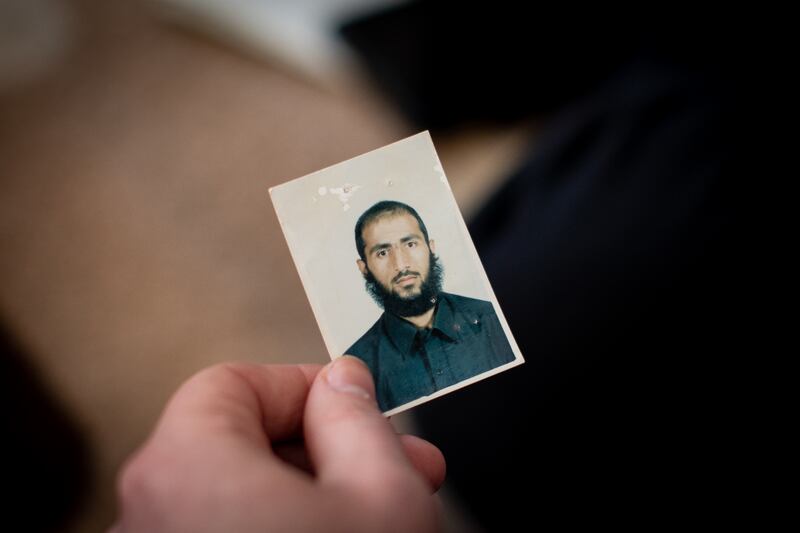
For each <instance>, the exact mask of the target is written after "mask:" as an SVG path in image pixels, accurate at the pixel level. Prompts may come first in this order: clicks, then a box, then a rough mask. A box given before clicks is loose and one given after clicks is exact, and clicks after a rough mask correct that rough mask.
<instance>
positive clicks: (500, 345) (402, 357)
mask: <svg viewBox="0 0 800 533" xmlns="http://www.w3.org/2000/svg"><path fill="white" fill-rule="evenodd" d="M270 195H271V196H272V201H273V204H274V205H275V210H276V212H277V215H278V220H279V221H280V224H281V227H282V229H283V233H284V235H285V236H286V241H287V243H288V245H289V250H290V251H291V254H292V258H293V259H294V262H295V265H296V266H297V270H298V272H299V274H300V279H301V280H302V283H303V286H304V287H305V290H306V294H307V295H308V299H309V302H310V303H311V308H312V310H313V312H314V315H315V317H316V319H317V322H318V324H319V328H320V331H321V333H322V337H323V339H324V341H325V345H326V346H327V348H328V351H329V352H330V355H331V358H336V357H339V356H341V355H345V354H346V355H353V356H355V357H358V358H360V359H362V360H363V361H364V362H365V363H366V364H367V366H369V368H370V370H371V371H372V375H373V377H374V379H375V387H376V393H377V400H378V404H379V405H380V407H381V410H382V411H383V412H384V414H386V415H387V416H390V415H393V414H396V413H399V412H401V411H404V410H406V409H408V408H410V407H414V406H415V405H419V404H421V403H424V402H426V401H429V400H432V399H434V398H437V397H439V396H442V395H445V394H447V393H449V392H452V391H454V390H457V389H459V388H462V387H465V386H467V385H469V384H472V383H475V382H477V381H480V380H482V379H485V378H487V377H490V376H492V375H494V374H497V373H499V372H502V371H504V370H507V369H509V368H512V367H514V366H517V365H519V364H522V363H523V362H524V359H523V357H522V354H521V353H520V351H519V348H518V347H517V344H516V342H515V341H514V337H513V336H512V334H511V331H510V330H509V328H508V324H507V323H506V320H505V318H504V317H503V313H502V311H501V309H500V306H499V305H498V303H497V299H496V298H495V296H494V293H493V292H492V288H491V285H490V284H489V280H488V279H487V277H486V273H485V272H484V270H483V266H482V265H481V263H480V259H479V257H478V254H477V252H476V251H475V247H474V245H473V244H472V239H471V238H470V236H469V232H468V231H467V226H466V224H465V223H464V219H463V218H462V216H461V213H460V211H459V209H458V205H457V204H456V202H455V199H454V198H453V194H452V192H451V190H450V186H449V184H448V181H447V178H446V177H445V174H444V170H443V169H442V166H441V163H440V162H439V158H438V156H437V155H436V150H435V149H434V146H433V142H432V140H431V137H430V135H429V134H428V132H423V133H420V134H417V135H414V136H413V137H409V138H407V139H404V140H402V141H399V142H396V143H394V144H390V145H389V146H385V147H383V148H380V149H378V150H374V151H372V152H369V153H367V154H364V155H362V156H359V157H356V158H353V159H350V160H348V161H345V162H343V163H339V164H337V165H334V166H332V167H329V168H326V169H324V170H320V171H318V172H314V173H313V174H309V175H308V176H304V177H302V178H298V179H295V180H293V181H290V182H288V183H284V184H282V185H279V186H277V187H273V188H272V189H270Z"/></svg>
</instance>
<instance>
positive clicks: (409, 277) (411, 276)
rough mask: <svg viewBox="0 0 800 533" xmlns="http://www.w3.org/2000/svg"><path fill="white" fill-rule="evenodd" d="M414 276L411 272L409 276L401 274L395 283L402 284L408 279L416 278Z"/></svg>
mask: <svg viewBox="0 0 800 533" xmlns="http://www.w3.org/2000/svg"><path fill="white" fill-rule="evenodd" d="M416 277H417V276H415V275H413V274H411V275H409V276H403V277H402V278H400V279H398V280H397V281H396V282H395V283H397V284H398V285H402V284H404V283H407V282H409V281H413V280H414V279H416Z"/></svg>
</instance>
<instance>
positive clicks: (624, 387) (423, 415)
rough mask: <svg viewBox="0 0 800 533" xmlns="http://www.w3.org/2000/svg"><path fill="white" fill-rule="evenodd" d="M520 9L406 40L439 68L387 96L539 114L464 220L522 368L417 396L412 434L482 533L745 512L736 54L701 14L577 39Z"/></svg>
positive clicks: (481, 114)
mask: <svg viewBox="0 0 800 533" xmlns="http://www.w3.org/2000/svg"><path fill="white" fill-rule="evenodd" d="M415 9H421V8H420V7H419V5H418V6H417V7H416V8H415ZM520 16H521V13H514V12H513V10H511V11H509V10H500V9H498V10H496V11H495V13H494V14H493V15H488V17H487V18H486V21H485V23H481V22H480V20H479V19H480V17H475V18H470V17H467V19H466V22H464V21H462V20H461V19H460V18H459V19H458V20H459V22H458V24H459V25H458V26H456V27H453V26H450V27H447V26H444V25H435V26H436V27H437V28H438V29H439V30H440V31H441V34H440V35H438V36H437V37H435V38H431V40H426V37H425V36H427V33H426V31H425V30H421V31H420V33H421V35H422V36H423V37H420V39H419V40H418V41H417V44H416V45H413V46H419V47H422V46H423V44H422V42H424V43H427V44H429V45H433V46H436V45H439V46H440V48H438V49H437V50H434V51H433V52H431V54H426V53H424V52H423V51H421V50H418V51H417V52H418V53H419V54H420V55H421V56H425V57H436V58H438V60H437V61H438V64H439V65H444V66H443V74H442V75H443V76H444V75H446V76H449V77H450V78H449V79H447V80H446V81H443V84H440V85H439V86H438V87H437V88H422V85H423V84H421V83H420V84H415V83H405V82H404V83H402V84H401V87H400V88H399V89H395V93H398V94H401V93H402V95H403V98H404V99H405V100H404V101H401V102H400V105H401V107H405V108H406V109H412V112H411V115H410V116H411V118H412V119H413V120H416V121H417V122H418V123H419V124H420V125H422V126H439V125H444V126H453V125H455V124H458V123H461V122H469V121H472V120H480V119H486V118H492V119H504V118H509V117H511V116H512V115H514V116H517V117H522V116H528V115H529V114H531V113H537V112H546V114H544V115H541V116H543V117H545V118H544V119H543V120H544V125H545V127H544V128H543V134H542V136H541V138H539V139H538V140H537V142H536V144H535V145H534V146H533V147H532V149H531V151H530V155H529V157H528V159H527V161H525V162H524V164H523V165H521V167H520V168H519V170H518V171H517V172H516V173H515V174H514V175H513V176H511V177H510V179H509V180H508V182H507V183H506V184H505V186H504V187H503V188H502V190H500V191H499V193H497V194H496V195H495V196H494V197H493V198H491V199H490V201H489V202H488V203H487V204H486V206H485V208H484V209H483V211H482V212H481V213H480V214H479V215H478V216H477V217H476V218H475V219H474V220H473V221H472V222H471V227H470V230H471V233H472V236H473V238H474V240H475V243H476V246H477V248H478V251H479V253H480V255H481V257H482V260H483V264H484V267H485V268H486V271H487V274H488V276H489V279H490V281H491V283H492V286H493V287H494V290H495V292H496V294H497V297H498V300H499V302H500V304H501V307H502V308H503V310H504V312H505V314H506V317H507V319H508V321H509V325H510V327H511V330H512V332H513V333H514V335H515V337H516V340H517V342H518V343H519V345H520V348H521V350H522V353H523V355H524V356H525V358H526V361H527V362H526V364H525V365H523V366H522V367H519V368H517V369H513V370H511V371H509V372H506V373H504V374H501V375H499V376H496V377H493V378H491V379H488V380H486V381H483V382H481V383H478V384H476V385H473V386H471V387H469V388H466V389H462V390H460V391H457V392H456V393H453V394H451V395H449V396H447V397H445V398H442V399H439V400H437V401H435V402H431V403H429V404H426V405H423V406H420V407H418V408H416V409H415V411H414V413H415V414H416V418H417V421H418V422H419V424H420V426H421V428H422V435H423V436H424V437H426V438H428V439H430V440H431V441H432V442H434V443H436V444H437V445H438V446H440V447H441V449H442V450H443V452H444V454H445V457H446V458H447V461H448V484H449V486H450V487H451V488H452V489H453V490H454V491H455V492H456V494H457V495H458V496H459V497H460V498H461V499H462V500H463V503H464V504H465V505H464V506H465V508H466V509H467V510H468V511H469V512H470V513H471V514H472V515H474V517H475V518H476V519H477V520H478V521H479V522H480V524H481V525H483V526H484V527H485V528H486V529H487V530H489V531H513V530H516V529H518V528H519V524H525V528H526V529H527V528H530V529H535V528H536V527H537V526H541V525H545V524H559V525H560V526H562V527H563V526H567V525H569V524H572V523H575V522H578V523H584V522H585V523H591V524H600V523H604V522H605V523H608V522H611V523H615V524H627V525H632V524H652V523H679V522H682V521H685V520H688V519H690V518H692V517H694V518H698V519H702V520H705V519H710V518H714V517H717V516H718V517H719V518H721V519H728V520H731V519H736V518H738V517H741V516H742V514H743V513H745V512H746V510H747V504H748V501H747V498H745V497H744V496H743V494H744V491H745V490H749V489H747V488H746V484H747V482H746V475H747V466H746V462H747V461H748V459H750V458H748V452H747V450H746V448H745V446H743V444H742V443H743V441H742V440H741V437H742V433H743V432H746V430H743V428H744V427H746V426H744V425H743V418H744V417H745V413H746V412H747V411H748V404H747V402H746V401H745V400H744V399H743V398H744V397H745V396H746V395H747V394H749V392H750V386H751V385H752V383H749V382H748V381H747V379H746V373H745V370H744V369H745V368H753V367H754V366H756V365H757V360H756V359H757V354H752V353H749V354H747V353H746V355H745V357H741V356H740V355H738V354H740V353H742V350H743V349H746V348H745V347H746V346H748V344H747V339H748V336H749V335H750V328H751V324H750V323H749V322H748V320H747V319H746V317H747V316H748V315H749V314H750V310H749V309H748V308H747V301H746V294H747V293H748V291H749V289H748V284H749V280H748V277H747V276H746V275H745V272H744V268H743V265H744V262H745V261H744V258H743V256H744V255H746V254H747V253H748V250H747V249H746V248H745V246H746V243H745V242H744V241H743V240H742V238H743V236H744V234H745V232H744V231H743V229H742V227H741V225H740V224H739V217H738V212H737V210H738V209H739V208H740V207H741V206H742V205H745V204H742V203H741V192H742V182H741V180H740V178H739V173H740V172H742V169H743V168H744V163H743V159H744V154H745V150H742V149H741V148H740V147H739V146H737V143H736V140H737V138H738V137H740V136H741V134H742V131H741V128H740V123H739V121H738V119H739V116H740V113H741V112H742V109H744V106H741V102H740V100H739V95H737V92H736V91H737V89H736V88H737V82H738V80H739V77H740V76H741V72H740V71H738V70H736V69H734V68H731V61H732V60H737V59H742V58H741V57H735V54H734V56H733V57H732V56H731V55H730V54H733V52H732V51H731V50H727V52H728V54H727V55H721V54H720V51H722V50H726V49H725V47H724V44H725V42H726V41H725V40H724V39H723V40H722V41H721V42H720V40H719V39H718V38H719V36H718V35H714V34H712V33H709V32H708V28H707V27H705V26H703V24H702V23H700V24H699V25H698V26H695V27H688V26H686V25H676V26H673V27H672V28H670V31H668V32H663V33H659V32H656V31H653V32H652V33H648V32H645V31H642V27H643V25H642V24H641V23H640V24H636V23H635V22H636V21H633V22H631V23H630V24H629V25H628V24H626V25H623V24H619V23H617V24H607V23H606V22H604V21H602V20H600V19H596V20H593V21H591V25H592V31H589V32H588V33H587V34H582V33H580V32H572V31H567V30H568V29H569V28H570V26H569V24H565V23H564V22H565V21H567V20H569V21H571V19H569V18H566V19H561V20H556V21H552V20H551V22H553V27H551V28H549V29H547V28H544V26H545V25H546V24H547V22H545V21H542V20H541V19H535V18H534V17H531V16H529V17H520ZM574 16H577V15H574ZM434 19H435V17H434ZM498 19H504V20H507V21H509V23H508V24H507V25H503V24H498ZM520 20H522V21H524V22H520ZM450 21H451V23H452V24H456V19H450ZM439 22H441V21H439ZM556 22H561V23H560V24H558V23H556ZM639 22H641V21H639ZM383 23H385V24H388V22H386V21H385V20H384V21H383ZM430 24H431V25H434V24H433V23H432V22H431V23H430ZM526 25H527V27H528V31H527V32H524V31H521V30H522V27H523V26H526ZM540 25H542V26H540ZM426 27H427V26H426ZM580 27H581V24H578V29H580ZM709 27H710V26H709ZM537 30H542V31H541V32H537ZM506 31H508V32H509V33H510V34H511V35H510V36H507V35H505V32H506ZM366 33H368V32H366V31H362V34H366ZM600 34H602V35H604V36H606V37H608V38H612V37H613V38H614V42H615V43H622V46H616V45H614V46H612V45H609V44H608V42H607V41H605V40H603V39H598V38H597V37H599V35H600ZM470 36H471V37H470ZM559 36H560V37H559ZM442 43H445V44H442ZM464 43H466V44H464ZM545 43H546V44H548V45H549V46H542V45H543V44H545ZM462 44H464V47H463V49H460V48H459V46H460V45H462ZM562 45H563V46H562ZM396 47H397V48H401V45H400V44H399V43H398V44H397V45H396ZM477 48H479V49H480V53H479V54H478V55H475V56H470V55H469V54H470V53H472V52H474V51H475V50H476V49H477ZM370 54H371V55H373V56H375V55H378V54H379V52H378V51H373V52H371V53H370ZM440 54H441V55H440ZM445 56H447V57H445ZM473 57H474V58H475V61H474V62H471V60H472V58H473ZM543 57H545V59H544V60H543V62H540V59H542V58H543ZM494 58H497V61H496V62H493V61H492V60H493V59H494ZM451 59H452V60H451ZM423 61H424V60H423ZM470 62H471V63H470ZM407 64H409V65H413V60H411V59H408V61H407ZM467 64H469V67H470V68H467V67H466V66H465V65H467ZM448 65H449V66H448ZM457 65H460V66H458V67H454V66H457ZM542 65H544V68H542ZM462 67H463V68H462ZM391 69H392V66H391V65H384V66H383V67H382V70H383V71H391ZM571 69H574V70H575V72H573V71H571ZM562 72H563V73H564V74H565V75H563V76H562V75H560V74H561V73H562ZM379 75H380V73H379ZM382 77H383V79H384V80H385V79H386V75H382ZM396 78H397V79H402V76H396ZM432 78H436V76H435V75H434V76H428V77H427V78H426V79H427V80H428V81H430V80H431V79H432ZM420 79H422V78H420ZM412 80H416V78H414V77H413V76H412ZM472 81H475V83H474V84H473V83H472ZM576 84H577V85H576ZM564 87H567V90H565V91H561V89H562V88H564ZM458 88H464V89H463V91H461V93H459V90H458ZM440 91H443V92H447V91H450V92H451V93H452V94H454V95H455V96H454V98H453V99H452V100H450V101H448V100H447V98H445V97H444V96H441V97H440ZM464 93H466V94H469V95H470V98H461V97H460V96H459V94H461V95H463V94H464ZM404 102H414V104H413V105H412V106H411V107H409V104H406V103H404ZM436 106H443V107H444V108H445V109H444V110H441V109H433V108H434V107H436ZM515 111H516V113H515ZM432 117H433V118H432ZM426 120H430V122H427V123H426V122H425V121H426ZM745 358H746V359H748V361H747V362H748V365H747V366H744V365H743V362H742V359H745Z"/></svg>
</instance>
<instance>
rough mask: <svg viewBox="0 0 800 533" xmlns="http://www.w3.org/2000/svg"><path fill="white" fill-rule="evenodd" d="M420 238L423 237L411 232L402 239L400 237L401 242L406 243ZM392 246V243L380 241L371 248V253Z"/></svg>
mask: <svg viewBox="0 0 800 533" xmlns="http://www.w3.org/2000/svg"><path fill="white" fill-rule="evenodd" d="M420 239H422V236H421V235H417V234H415V233H411V234H409V235H406V236H405V237H403V238H402V239H400V244H404V243H407V242H409V241H413V240H420ZM391 247H392V245H391V243H388V242H379V243H378V244H376V245H375V246H373V247H372V248H370V249H369V253H370V254H373V253H375V252H377V251H379V250H385V249H386V248H391Z"/></svg>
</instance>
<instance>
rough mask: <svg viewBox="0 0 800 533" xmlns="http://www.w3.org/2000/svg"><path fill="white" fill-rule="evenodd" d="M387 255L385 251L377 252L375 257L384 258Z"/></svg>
mask: <svg viewBox="0 0 800 533" xmlns="http://www.w3.org/2000/svg"><path fill="white" fill-rule="evenodd" d="M388 254H389V252H387V251H386V250H379V251H378V253H376V254H375V255H377V256H378V257H386V256H387V255H388Z"/></svg>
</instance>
